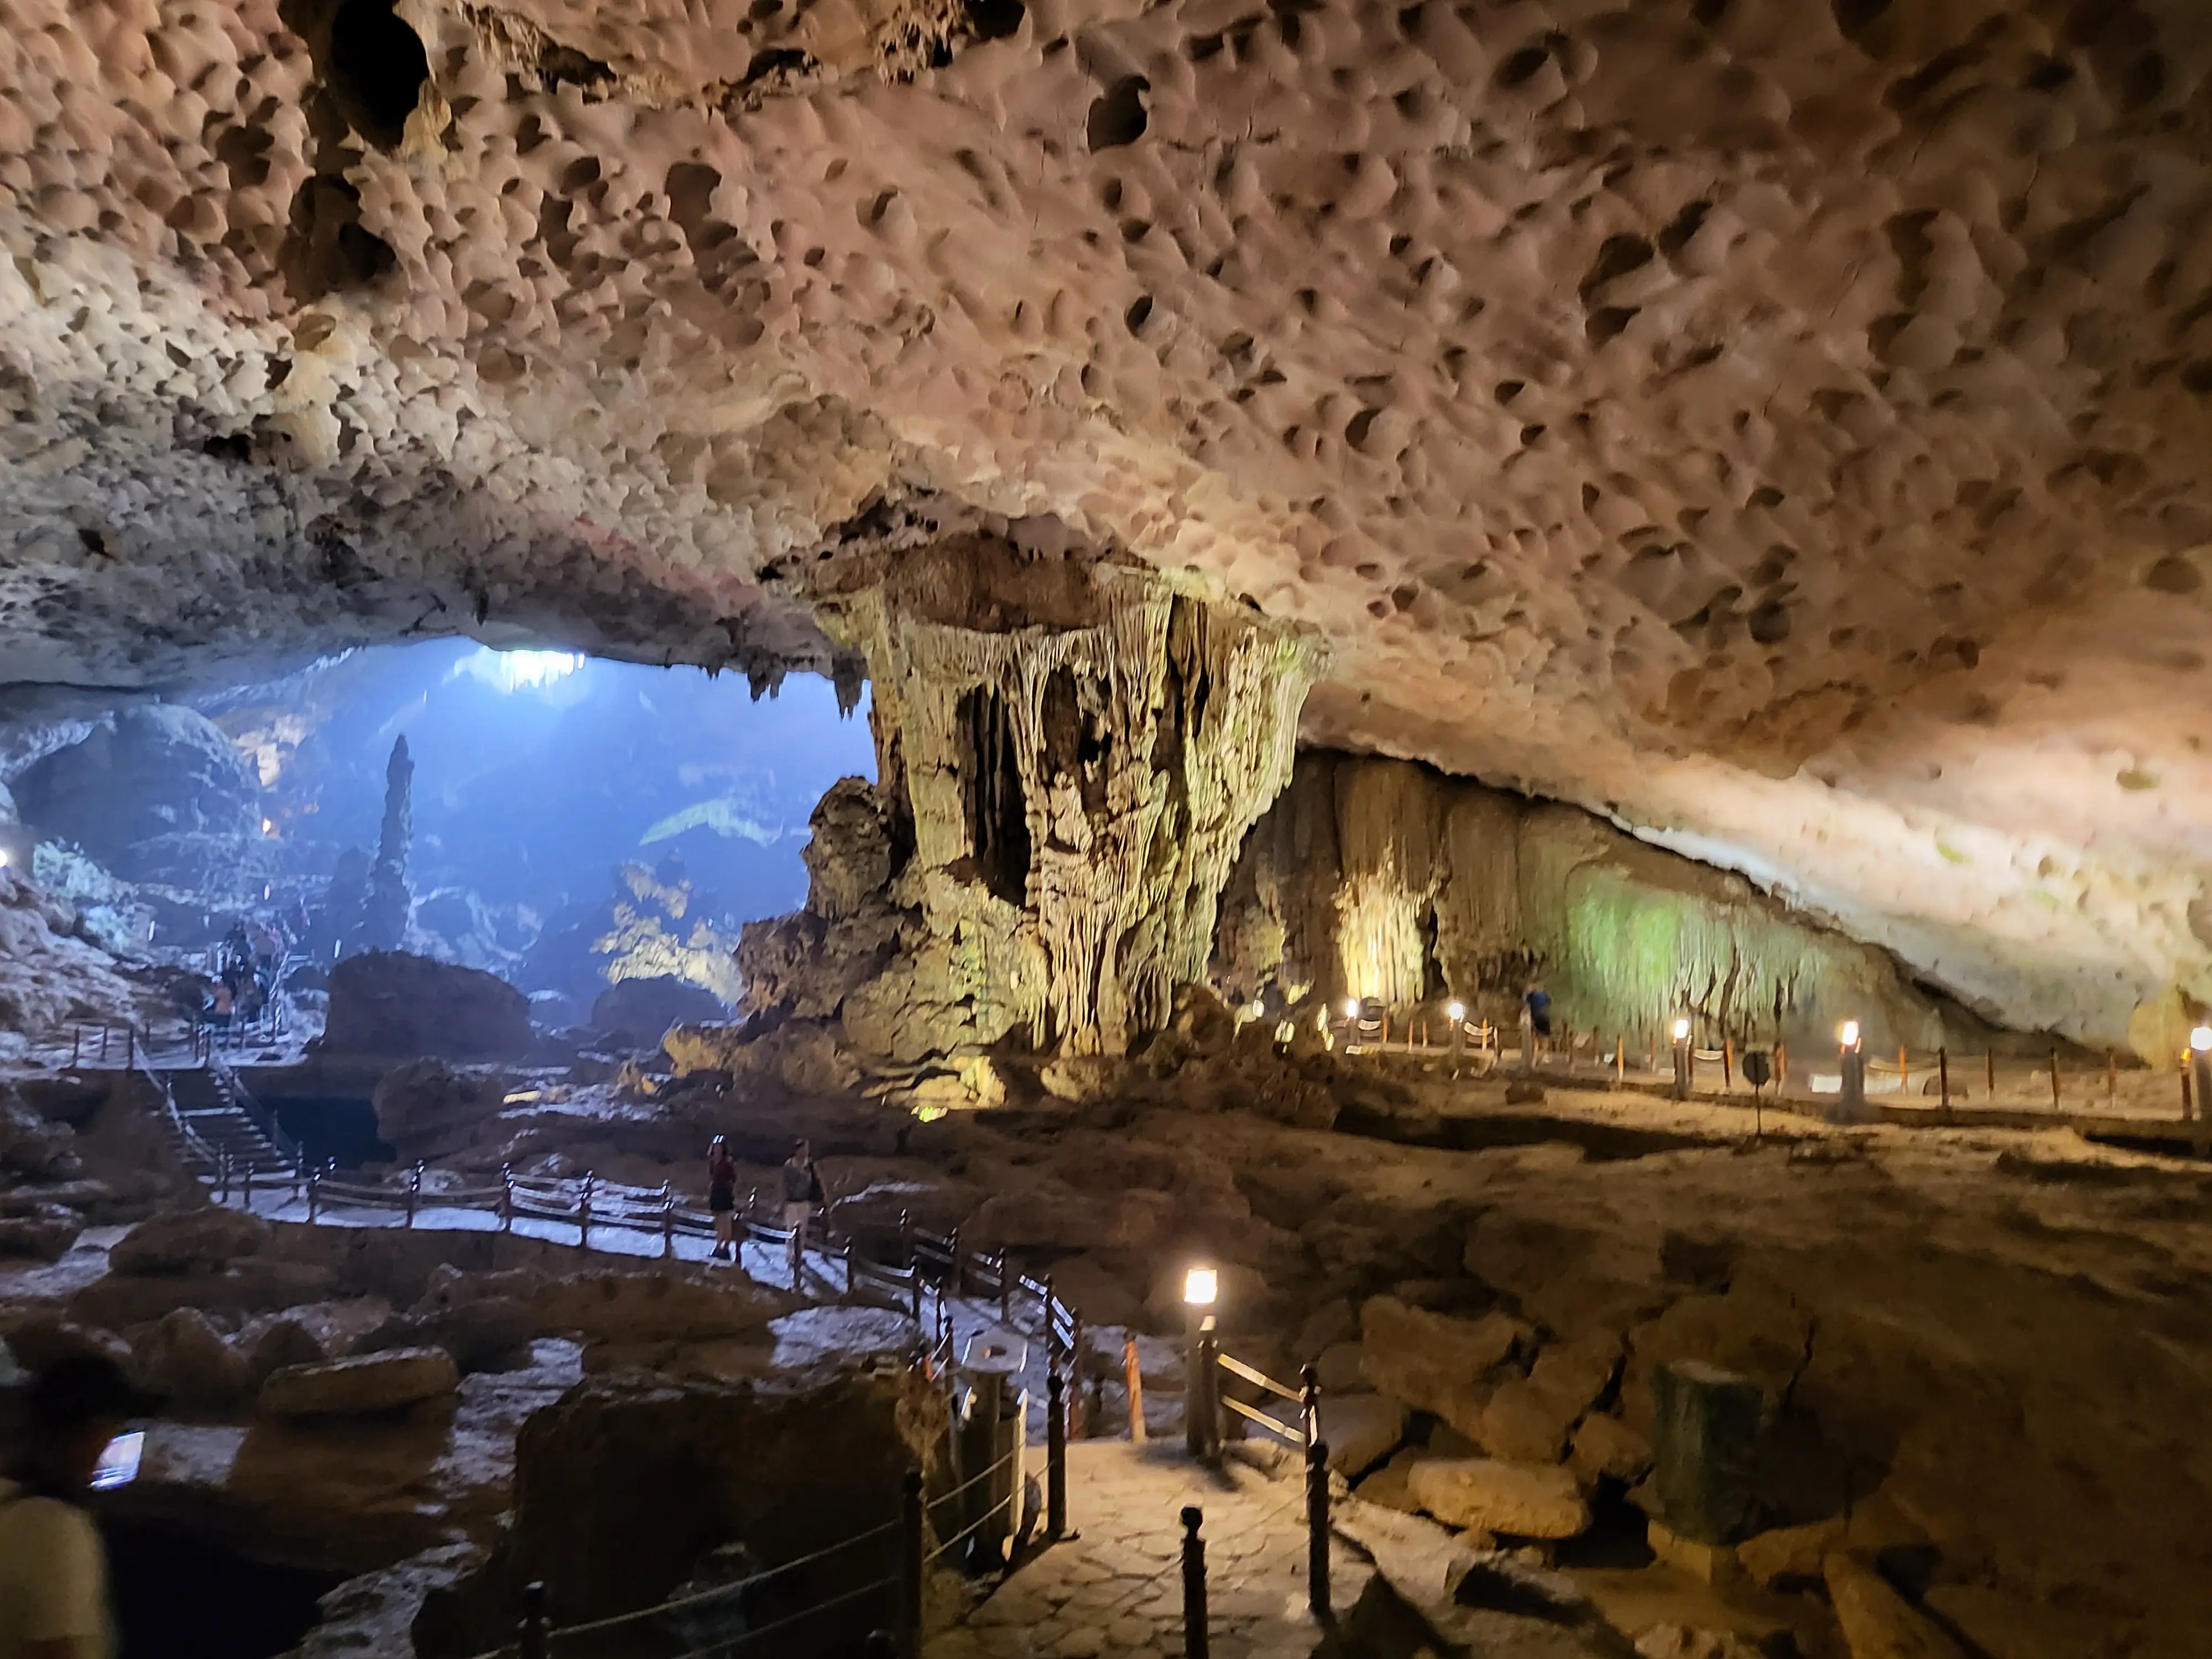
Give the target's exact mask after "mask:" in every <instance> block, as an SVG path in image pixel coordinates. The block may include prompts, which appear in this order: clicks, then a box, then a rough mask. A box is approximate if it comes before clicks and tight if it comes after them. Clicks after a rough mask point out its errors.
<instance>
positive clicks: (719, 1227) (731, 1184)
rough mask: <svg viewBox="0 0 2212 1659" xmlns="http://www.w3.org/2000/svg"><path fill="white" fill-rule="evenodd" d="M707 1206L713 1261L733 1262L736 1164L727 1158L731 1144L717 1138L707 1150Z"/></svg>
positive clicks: (735, 1252) (736, 1212) (736, 1209)
mask: <svg viewBox="0 0 2212 1659" xmlns="http://www.w3.org/2000/svg"><path fill="white" fill-rule="evenodd" d="M707 1207H708V1209H709V1210H710V1211H712V1212H714V1257H715V1260H717V1261H731V1260H733V1259H734V1258H735V1257H736V1255H737V1249H738V1245H737V1229H738V1164H737V1160H736V1159H735V1158H732V1157H731V1156H730V1143H729V1142H728V1141H726V1140H725V1139H723V1138H722V1137H721V1136H720V1135H716V1136H715V1137H714V1144H713V1145H712V1146H708V1148H707Z"/></svg>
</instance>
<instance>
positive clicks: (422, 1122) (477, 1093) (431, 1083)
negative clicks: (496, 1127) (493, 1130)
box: [374, 1059, 508, 1158]
mask: <svg viewBox="0 0 2212 1659" xmlns="http://www.w3.org/2000/svg"><path fill="white" fill-rule="evenodd" d="M507 1086H508V1080H507V1076H506V1074H505V1073H502V1072H498V1071H495V1070H489V1069H486V1068H484V1067H481V1066H474V1067H466V1068H465V1067H461V1066H453V1065H450V1064H448V1063H447V1061H445V1060H433V1059H424V1060H410V1061H409V1062H408V1063H407V1064H406V1065H404V1066H398V1067H397V1068H395V1069H394V1070H392V1071H390V1072H387V1073H385V1074H384V1076H383V1078H382V1079H380V1081H379V1082H378V1084H377V1085H376V1093H375V1096H374V1106H375V1109H376V1133H377V1138H378V1139H380V1140H383V1141H384V1142H386V1144H387V1145H389V1146H391V1147H392V1150H393V1151H395V1152H398V1154H399V1155H400V1156H401V1157H402V1158H412V1157H416V1156H417V1155H419V1154H421V1153H422V1152H427V1151H428V1149H429V1148H431V1147H432V1146H440V1145H447V1144H450V1143H452V1142H453V1141H455V1140H457V1139H469V1138H470V1132H471V1131H472V1130H474V1129H476V1128H477V1127H479V1126H481V1125H483V1124H484V1123H486V1122H488V1121H490V1120H492V1119H494V1118H496V1117H497V1116H498V1115H499V1114H500V1112H501V1110H502V1109H504V1108H505V1105H506V1102H507Z"/></svg>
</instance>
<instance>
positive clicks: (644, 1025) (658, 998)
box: [591, 974, 729, 1048]
mask: <svg viewBox="0 0 2212 1659" xmlns="http://www.w3.org/2000/svg"><path fill="white" fill-rule="evenodd" d="M728 1012H729V1010H728V1009H727V1008H726V1007H724V1006H722V1000H721V999H720V997H718V996H716V995H715V994H714V993H713V992H712V991H709V990H707V989H705V988H704V987H701V986H697V985H694V984H692V983H691V982H690V981H688V980H682V979H678V978H677V977H676V976H675V975H672V974H655V975H644V976H641V977H638V978H635V979H623V980H619V981H617V982H616V983H615V984H613V985H612V986H611V987H608V988H607V989H606V990H604V991H602V992H600V993H599V998H598V1000H596V1001H594V1002H593V1003H592V1021H591V1023H592V1030H596V1031H611V1032H620V1033H624V1034H627V1035H628V1036H629V1037H630V1038H632V1039H633V1040H634V1041H635V1043H636V1044H637V1045H638V1046H640V1047H642V1048H654V1047H657V1046H658V1045H659V1042H660V1038H661V1035H662V1033H664V1032H665V1031H666V1030H668V1028H669V1027H670V1026H671V1025H675V1024H681V1023H683V1022H684V1021H686V1020H690V1021H693V1022H695V1023H696V1022H700V1021H707V1020H716V1019H720V1018H724V1017H726V1015H727V1014H728Z"/></svg>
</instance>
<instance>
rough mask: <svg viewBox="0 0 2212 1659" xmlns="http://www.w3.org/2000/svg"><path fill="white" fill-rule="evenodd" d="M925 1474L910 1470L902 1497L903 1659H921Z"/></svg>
mask: <svg viewBox="0 0 2212 1659" xmlns="http://www.w3.org/2000/svg"><path fill="white" fill-rule="evenodd" d="M921 1550H922V1538H921V1470H920V1469H908V1471H907V1472H906V1480H905V1482H904V1484H903V1486H902V1490H901V1492H900V1497H899V1606H898V1641H899V1654H900V1659H921V1573H922V1553H921Z"/></svg>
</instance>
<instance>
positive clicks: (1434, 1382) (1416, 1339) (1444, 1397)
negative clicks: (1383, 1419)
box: [1359, 1296, 1531, 1443]
mask: <svg viewBox="0 0 2212 1659" xmlns="http://www.w3.org/2000/svg"><path fill="white" fill-rule="evenodd" d="M1359 1330H1360V1361H1359V1363H1360V1369H1361V1370H1363V1371H1364V1373H1365V1375H1366V1377H1367V1381H1368V1382H1369V1383H1371V1384H1372V1385H1373V1386H1374V1387H1376V1388H1377V1389H1381V1390H1382V1391H1383V1393H1384V1394H1387V1395H1393V1396H1395V1398H1397V1399H1400V1400H1402V1401H1405V1402H1406V1403H1407V1405H1409V1406H1418V1407H1419V1408H1420V1409H1421V1410H1423V1411H1425V1412H1427V1413H1431V1415H1433V1416H1437V1417H1440V1418H1442V1419H1443V1420H1444V1421H1445V1422H1447V1423H1449V1424H1450V1425H1452V1426H1453V1427H1454V1428H1455V1429H1457V1430H1459V1431H1460V1432H1462V1434H1465V1435H1468V1436H1469V1437H1473V1438H1474V1439H1475V1440H1476V1441H1477V1442H1478V1443H1480V1439H1481V1435H1482V1413H1483V1407H1485V1406H1486V1405H1487V1404H1489V1402H1490V1396H1491V1395H1492V1392H1493V1389H1494V1383H1493V1381H1492V1373H1493V1372H1495V1371H1496V1370H1498V1368H1499V1367H1500V1366H1502V1365H1503V1364H1504V1362H1505V1360H1506V1359H1507V1358H1510V1356H1511V1354H1512V1352H1513V1350H1514V1348H1515V1346H1516V1344H1519V1343H1521V1342H1523V1341H1525V1340H1528V1337H1529V1335H1530V1334H1531V1333H1530V1331H1529V1329H1528V1327H1527V1326H1526V1325H1524V1324H1522V1322H1520V1321H1519V1320H1517V1319H1514V1318H1511V1317H1510V1316H1507V1315H1505V1314H1502V1313H1492V1314H1485V1315H1484V1316H1482V1317H1481V1318H1480V1319H1456V1318H1454V1317H1452V1316H1450V1315H1448V1314H1435V1313H1429V1312H1427V1311H1425V1310H1423V1309H1419V1308H1414V1307H1409V1306H1408V1305H1407V1304H1405V1303H1403V1302H1401V1301H1399V1300H1398V1299H1397V1298H1396V1297H1389V1296H1377V1297H1370V1298H1368V1300H1367V1302H1366V1303H1365V1304H1364V1305H1363V1306H1362V1307H1361V1309H1360V1310H1359Z"/></svg>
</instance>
